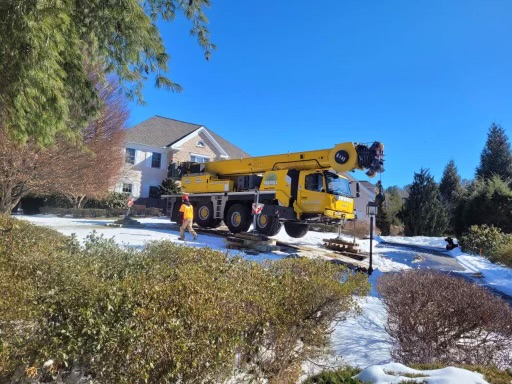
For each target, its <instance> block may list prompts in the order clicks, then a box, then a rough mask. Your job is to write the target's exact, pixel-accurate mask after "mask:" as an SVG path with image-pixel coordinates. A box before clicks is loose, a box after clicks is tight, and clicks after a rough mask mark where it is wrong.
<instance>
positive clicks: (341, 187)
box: [325, 172, 352, 197]
mask: <svg viewBox="0 0 512 384" xmlns="http://www.w3.org/2000/svg"><path fill="white" fill-rule="evenodd" d="M325 178H326V181H327V193H330V194H333V195H337V196H350V197H352V192H351V191H350V183H349V181H348V180H347V179H344V178H343V177H339V176H338V175H337V174H335V173H332V172H326V173H325Z"/></svg>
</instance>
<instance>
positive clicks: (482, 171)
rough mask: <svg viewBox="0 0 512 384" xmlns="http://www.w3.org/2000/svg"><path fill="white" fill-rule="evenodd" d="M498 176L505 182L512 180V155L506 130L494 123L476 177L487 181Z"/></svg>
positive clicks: (488, 134)
mask: <svg viewBox="0 0 512 384" xmlns="http://www.w3.org/2000/svg"><path fill="white" fill-rule="evenodd" d="M494 175H498V176H499V177H501V178H502V179H503V180H506V181H510V180H512V154H511V152H510V143H509V140H508V137H507V134H506V133H505V130H504V129H503V128H502V127H501V126H499V125H496V124H495V123H492V125H491V127H490V128H489V132H488V133H487V142H486V143H485V147H484V149H483V151H482V154H481V155H480V165H479V166H478V168H477V169H476V177H477V178H482V179H485V180H489V179H491V178H492V177H493V176H494Z"/></svg>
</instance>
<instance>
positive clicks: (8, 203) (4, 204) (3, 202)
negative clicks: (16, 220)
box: [0, 197, 21, 216]
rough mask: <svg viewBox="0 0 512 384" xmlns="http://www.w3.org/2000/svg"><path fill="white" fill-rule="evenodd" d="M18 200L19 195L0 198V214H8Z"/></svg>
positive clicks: (19, 198)
mask: <svg viewBox="0 0 512 384" xmlns="http://www.w3.org/2000/svg"><path fill="white" fill-rule="evenodd" d="M20 200H21V197H16V198H14V199H12V198H10V199H0V215H5V216H8V215H10V214H11V212H12V210H13V209H14V207H15V206H16V205H17V204H18V203H19V202H20Z"/></svg>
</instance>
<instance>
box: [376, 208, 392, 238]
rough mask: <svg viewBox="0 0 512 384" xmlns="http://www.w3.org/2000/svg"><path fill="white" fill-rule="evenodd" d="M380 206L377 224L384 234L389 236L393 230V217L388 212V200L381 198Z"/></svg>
mask: <svg viewBox="0 0 512 384" xmlns="http://www.w3.org/2000/svg"><path fill="white" fill-rule="evenodd" d="M378 206H379V210H378V212H377V216H376V217H375V225H376V226H377V228H379V229H380V232H381V234H382V235H383V236H389V233H390V230H391V219H390V217H389V216H388V213H387V208H386V202H385V201H382V200H381V201H379V202H378Z"/></svg>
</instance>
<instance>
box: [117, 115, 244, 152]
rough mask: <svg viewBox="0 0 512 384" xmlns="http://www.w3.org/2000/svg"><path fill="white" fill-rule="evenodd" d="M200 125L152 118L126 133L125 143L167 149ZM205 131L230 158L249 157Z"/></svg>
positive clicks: (156, 117)
mask: <svg viewBox="0 0 512 384" xmlns="http://www.w3.org/2000/svg"><path fill="white" fill-rule="evenodd" d="M201 127H203V125H200V124H192V123H186V122H184V121H179V120H174V119H170V118H167V117H162V116H153V117H151V118H149V119H147V120H144V121H143V122H141V123H139V124H137V125H136V126H134V127H133V128H130V129H128V130H127V131H126V141H127V142H129V143H136V144H143V145H149V146H153V147H168V146H171V145H172V144H174V143H175V142H177V141H179V140H181V139H182V138H183V137H185V136H187V135H189V134H191V133H192V132H194V131H195V130H196V129H199V128H201ZM205 129H206V130H207V131H208V132H209V133H210V134H211V135H212V136H213V137H214V139H215V140H216V141H217V143H219V145H220V146H221V147H222V148H223V149H224V151H226V153H227V154H228V155H229V157H230V158H235V159H236V158H240V157H249V156H250V155H249V154H248V153H247V152H245V151H243V150H242V149H240V148H238V147H237V146H235V145H233V144H231V143H230V142H229V141H227V140H226V139H224V138H222V137H220V136H219V135H217V134H216V133H215V132H213V131H212V130H211V129H208V128H206V127H205Z"/></svg>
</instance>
